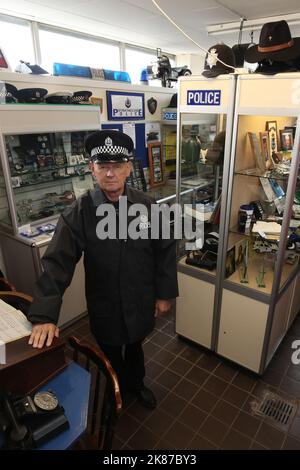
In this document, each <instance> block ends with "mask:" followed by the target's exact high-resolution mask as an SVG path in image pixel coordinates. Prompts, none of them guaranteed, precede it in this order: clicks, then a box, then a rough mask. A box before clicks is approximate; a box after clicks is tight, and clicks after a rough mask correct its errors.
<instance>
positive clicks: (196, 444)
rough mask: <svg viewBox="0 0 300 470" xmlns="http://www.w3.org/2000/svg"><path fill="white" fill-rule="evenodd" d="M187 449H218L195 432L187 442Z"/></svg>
mask: <svg viewBox="0 0 300 470" xmlns="http://www.w3.org/2000/svg"><path fill="white" fill-rule="evenodd" d="M187 449H195V450H218V447H217V446H216V445H215V444H213V443H212V442H209V441H208V440H207V439H205V438H204V437H202V436H199V434H197V435H196V436H195V437H194V438H193V440H192V441H191V442H190V443H189V444H188V446H187Z"/></svg>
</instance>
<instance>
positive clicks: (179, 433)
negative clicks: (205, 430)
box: [166, 421, 194, 449]
mask: <svg viewBox="0 0 300 470" xmlns="http://www.w3.org/2000/svg"><path fill="white" fill-rule="evenodd" d="M193 436H194V432H193V431H192V430H191V429H190V428H188V427H187V426H185V425H184V424H182V423H179V422H178V421H176V422H175V423H174V424H173V425H172V426H171V428H170V429H169V430H168V432H167V435H166V438H167V439H168V441H169V442H170V443H171V444H173V445H174V446H175V447H176V449H185V447H186V446H187V445H188V444H189V442H191V440H192V438H193Z"/></svg>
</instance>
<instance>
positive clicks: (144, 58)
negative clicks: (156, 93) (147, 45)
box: [125, 48, 161, 86]
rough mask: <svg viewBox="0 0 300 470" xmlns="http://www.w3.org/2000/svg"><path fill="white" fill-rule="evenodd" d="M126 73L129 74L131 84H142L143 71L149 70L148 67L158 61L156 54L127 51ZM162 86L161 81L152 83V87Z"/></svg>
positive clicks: (127, 49) (128, 49)
mask: <svg viewBox="0 0 300 470" xmlns="http://www.w3.org/2000/svg"><path fill="white" fill-rule="evenodd" d="M125 60H126V72H128V73H129V75H130V78H131V83H141V74H142V70H144V69H147V65H150V64H151V63H152V62H155V61H156V53H155V52H153V54H151V53H149V52H146V51H139V50H137V49H130V48H126V49H125ZM155 85H158V86H161V82H160V80H153V81H151V86H155Z"/></svg>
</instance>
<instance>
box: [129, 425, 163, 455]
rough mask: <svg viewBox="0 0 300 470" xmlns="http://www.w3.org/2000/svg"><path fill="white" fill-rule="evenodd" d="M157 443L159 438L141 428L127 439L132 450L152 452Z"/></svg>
mask: <svg viewBox="0 0 300 470" xmlns="http://www.w3.org/2000/svg"><path fill="white" fill-rule="evenodd" d="M158 441H159V436H157V435H155V434H154V433H153V432H151V431H150V430H149V429H147V428H145V427H144V426H142V427H140V428H139V429H138V431H137V432H136V433H135V434H134V435H133V436H132V437H131V438H130V439H129V441H128V445H129V446H130V447H131V448H132V449H133V450H152V449H153V448H154V446H155V445H156V444H157V443H158Z"/></svg>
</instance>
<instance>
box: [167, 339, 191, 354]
mask: <svg viewBox="0 0 300 470" xmlns="http://www.w3.org/2000/svg"><path fill="white" fill-rule="evenodd" d="M186 347H187V346H186V343H185V342H184V341H182V339H180V338H178V337H177V336H176V337H175V338H173V339H171V341H169V343H168V344H166V345H165V346H164V348H165V349H166V350H167V351H170V352H171V353H173V354H180V353H181V352H182V351H183V350H184V349H185V348H186Z"/></svg>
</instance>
